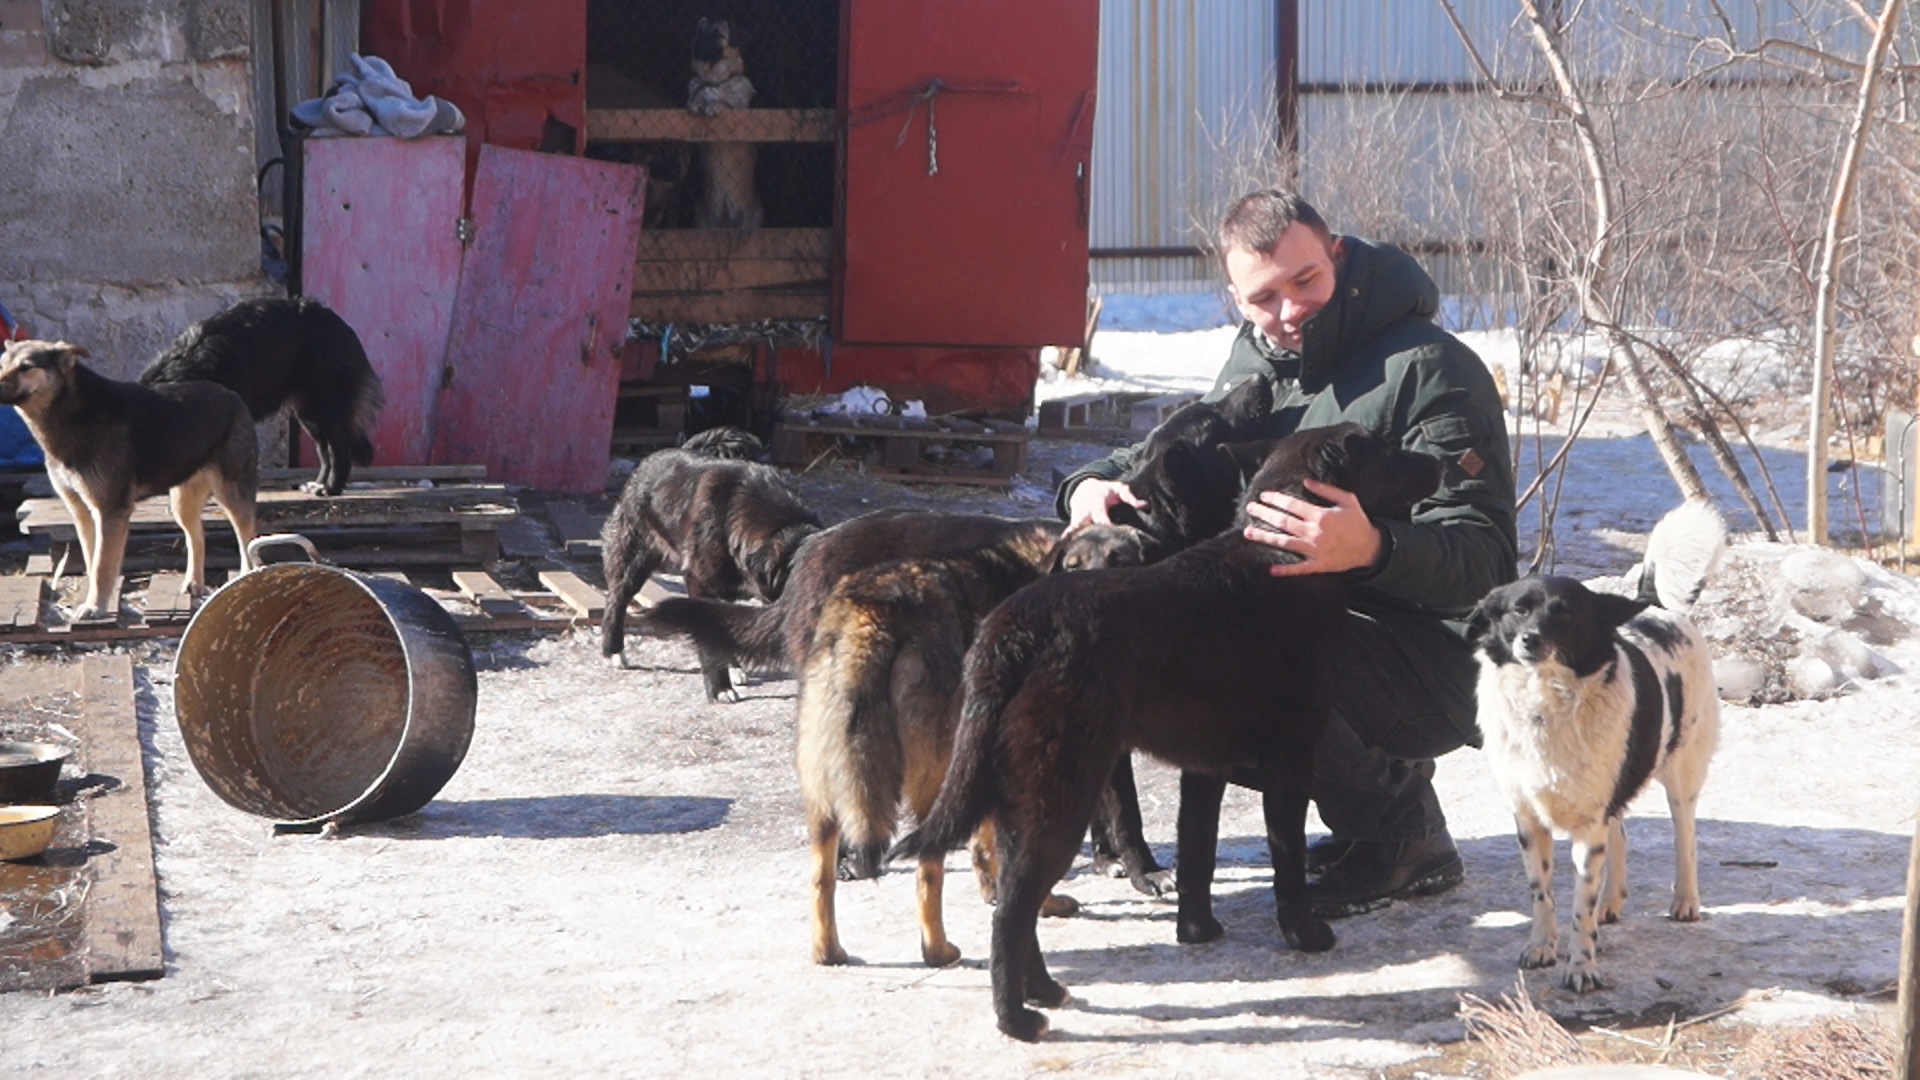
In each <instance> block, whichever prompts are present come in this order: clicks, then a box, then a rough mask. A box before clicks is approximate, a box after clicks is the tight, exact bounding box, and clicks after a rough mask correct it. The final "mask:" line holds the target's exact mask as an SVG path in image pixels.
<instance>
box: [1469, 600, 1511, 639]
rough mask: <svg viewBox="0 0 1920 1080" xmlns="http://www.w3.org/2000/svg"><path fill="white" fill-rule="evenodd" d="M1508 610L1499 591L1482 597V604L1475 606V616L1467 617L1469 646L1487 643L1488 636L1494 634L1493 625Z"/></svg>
mask: <svg viewBox="0 0 1920 1080" xmlns="http://www.w3.org/2000/svg"><path fill="white" fill-rule="evenodd" d="M1506 608H1507V604H1506V599H1505V598H1504V597H1502V596H1501V595H1500V590H1498V589H1495V590H1494V591H1493V592H1490V593H1488V594H1487V595H1485V596H1483V597H1481V598H1480V602H1479V603H1477V604H1475V605H1473V614H1472V615H1469V616H1467V644H1469V645H1478V644H1480V643H1481V642H1482V641H1485V640H1486V637H1487V635H1488V634H1490V633H1492V632H1493V624H1494V623H1496V622H1498V621H1499V619H1500V616H1502V615H1504V614H1506Z"/></svg>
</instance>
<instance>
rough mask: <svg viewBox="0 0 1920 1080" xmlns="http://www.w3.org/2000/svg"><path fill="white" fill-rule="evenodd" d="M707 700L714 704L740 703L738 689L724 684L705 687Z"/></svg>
mask: <svg viewBox="0 0 1920 1080" xmlns="http://www.w3.org/2000/svg"><path fill="white" fill-rule="evenodd" d="M707 700H708V701H711V702H713V703H714V704H716V705H738V704H740V691H738V690H735V689H734V688H733V687H731V686H727V685H725V684H722V685H720V686H709V687H707Z"/></svg>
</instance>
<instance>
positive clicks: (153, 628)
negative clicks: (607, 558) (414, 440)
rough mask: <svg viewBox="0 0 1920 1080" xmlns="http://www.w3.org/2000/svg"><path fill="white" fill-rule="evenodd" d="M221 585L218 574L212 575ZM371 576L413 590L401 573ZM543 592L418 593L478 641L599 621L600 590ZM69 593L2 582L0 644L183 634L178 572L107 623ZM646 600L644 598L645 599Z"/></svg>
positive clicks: (480, 581)
mask: <svg viewBox="0 0 1920 1080" xmlns="http://www.w3.org/2000/svg"><path fill="white" fill-rule="evenodd" d="M210 576H211V577H214V578H218V577H219V576H220V575H218V574H217V573H216V574H214V575H210ZM370 576H379V577H386V578H390V579H393V580H397V581H400V582H403V583H406V584H414V583H413V582H412V581H411V580H410V579H409V578H408V577H407V575H406V573H405V572H404V571H402V570H398V569H388V570H382V571H377V572H374V573H373V574H371V575H370ZM539 576H540V581H541V583H542V585H543V586H544V588H543V589H541V590H516V589H510V588H508V587H506V586H505V585H502V584H501V583H500V582H499V581H498V580H497V579H495V578H494V577H492V576H491V575H489V574H486V573H484V572H482V571H478V570H473V571H455V572H454V574H453V580H454V585H455V587H454V588H452V589H444V588H438V587H433V586H416V587H419V588H420V590H421V591H422V592H424V593H426V594H427V595H428V596H431V597H433V598H434V599H435V600H437V601H439V602H440V606H442V607H444V608H446V609H447V611H448V612H449V613H450V614H452V615H453V619H454V622H456V623H458V624H459V625H460V628H461V629H462V630H465V631H467V632H468V633H476V634H498V633H522V632H529V631H532V632H560V631H564V630H568V629H570V628H572V627H574V626H578V625H581V624H583V623H592V622H597V621H598V620H599V618H600V614H601V611H602V610H603V609H604V606H605V603H606V601H605V599H604V598H603V596H602V594H601V592H600V590H599V589H596V588H594V587H593V586H592V585H590V584H588V583H587V582H586V581H583V580H582V579H581V578H580V577H579V576H578V575H576V574H574V573H573V572H572V571H570V570H566V569H563V568H560V567H553V568H550V569H547V570H542V571H540V572H539ZM66 580H67V590H66V594H63V593H62V590H61V589H60V588H59V587H57V586H56V585H54V584H53V582H52V581H51V579H50V578H49V576H48V575H46V574H44V573H31V572H30V573H25V574H9V575H6V576H0V644H22V645H25V644H82V643H94V642H113V641H132V640H139V639H143V638H175V637H179V636H180V635H181V634H183V633H185V632H186V628H187V623H188V622H189V621H190V620H191V618H192V614H193V609H194V605H193V604H192V603H191V602H190V601H189V599H188V598H187V597H186V596H185V595H184V592H185V584H186V583H185V581H184V579H183V578H182V576H181V575H179V574H177V573H163V574H156V575H155V576H154V578H153V580H152V581H149V582H148V583H147V584H146V587H145V588H144V589H137V588H136V589H124V588H123V590H122V595H121V598H120V601H119V604H118V607H117V611H116V614H115V615H114V617H113V618H110V619H96V620H90V621H87V622H72V621H70V620H68V619H67V617H66V610H64V609H63V605H62V604H60V603H58V602H57V601H58V600H59V599H60V597H61V596H62V595H67V594H70V595H69V599H74V600H77V598H78V596H79V592H80V590H81V589H82V588H84V585H83V583H82V581H81V579H78V578H68V579H66ZM643 595H644V594H643Z"/></svg>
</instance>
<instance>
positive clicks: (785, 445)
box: [773, 416, 1031, 487]
mask: <svg viewBox="0 0 1920 1080" xmlns="http://www.w3.org/2000/svg"><path fill="white" fill-rule="evenodd" d="M848 437H850V438H852V439H854V440H856V441H861V442H869V443H878V444H880V456H879V460H878V461H877V462H876V463H874V464H873V465H871V466H870V467H869V469H868V472H869V473H870V474H871V475H874V476H882V477H886V478H887V479H890V480H901V481H906V482H920V483H935V484H989V485H994V486H999V487H1006V486H1009V485H1011V484H1012V483H1013V477H1014V475H1015V474H1016V473H1018V472H1019V471H1020V470H1021V469H1022V468H1025V467H1026V463H1027V441H1028V439H1029V438H1030V437H1031V436H1030V433H1029V432H1028V431H1027V428H1026V425H1024V424H1015V423H1012V422H1010V421H1005V420H979V421H975V420H962V419H959V418H957V417H941V418H938V419H927V420H922V419H916V418H910V417H904V416H834V417H825V418H822V417H800V416H789V417H787V418H786V419H785V420H783V421H781V422H780V423H779V424H778V425H776V426H775V427H774V430H773V460H774V462H775V463H776V464H780V465H807V464H810V463H811V462H812V461H813V459H814V458H815V457H817V456H818V455H819V454H821V453H823V452H825V450H826V449H827V445H828V444H829V440H838V439H841V438H848ZM982 446H984V447H986V448H987V449H989V450H991V451H992V454H993V458H992V461H991V463H990V464H988V465H987V466H986V467H985V468H979V467H975V466H971V465H956V464H950V463H947V462H944V461H942V460H940V453H939V452H940V451H942V450H946V451H949V452H950V451H953V450H956V449H958V450H963V451H964V450H971V449H974V448H977V447H982Z"/></svg>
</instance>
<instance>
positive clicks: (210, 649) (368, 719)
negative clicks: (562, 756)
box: [173, 563, 477, 827]
mask: <svg viewBox="0 0 1920 1080" xmlns="http://www.w3.org/2000/svg"><path fill="white" fill-rule="evenodd" d="M476 691H477V684H476V680H475V678H474V671H473V654H472V652H471V651H470V650H469V649H468V648H467V642H466V638H465V636H464V635H462V634H461V633H460V627H459V626H458V624H456V623H455V622H454V621H453V617H452V616H451V615H449V614H447V612H446V610H445V609H443V608H442V607H441V606H440V605H439V604H438V603H436V602H435V601H434V600H433V599H432V598H431V597H429V596H427V595H426V594H425V593H422V592H421V591H420V590H418V589H415V588H414V587H412V586H411V585H407V584H404V583H401V582H396V581H389V580H387V579H385V578H378V577H369V576H366V575H361V574H356V573H353V572H352V571H348V570H341V569H339V568H337V567H331V566H324V565H319V564H316V563H276V564H273V565H270V566H264V567H261V568H259V569H257V570H254V571H252V572H250V573H247V574H243V575H241V576H240V577H238V578H236V579H234V580H233V581H231V582H229V583H228V584H227V585H226V586H225V587H224V588H222V589H220V591H219V592H216V593H214V594H213V595H212V596H211V597H210V598H209V599H208V600H207V602H206V603H205V604H203V605H202V606H201V608H200V610H199V611H198V612H196V613H195V614H194V617H193V621H192V622H190V623H189V624H188V625H187V630H186V633H185V635H184V636H183V637H182V638H181V640H180V650H179V653H178V655H177V656H176V658H175V660H174V683H173V696H174V711H175V715H176V717H177V718H178V721H179V724H180V732H181V734H182V735H183V736H184V738H185V741H186V746H187V756H188V757H189V758H190V759H191V760H192V761H193V765H194V768H195V769H196V770H198V772H199V773H200V776H201V778H202V779H204V780H205V781H206V782H207V785H208V786H209V787H211V788H212V789H213V791H214V793H215V794H217V795H219V796H220V797H221V798H222V799H224V800H225V801H226V802H228V803H230V804H232V805H233V806H235V807H238V808H239V809H241V810H245V811H248V812H249V813H253V814H258V815H261V816H263V817H269V818H276V819H279V821H280V823H281V824H282V825H284V826H294V827H298V826H314V825H320V824H324V823H327V822H335V823H338V824H343V825H344V824H352V823H356V822H369V821H381V820H385V819H388V818H393V817H398V816H400V815H402V814H409V813H412V812H413V811H415V810H418V809H420V808H421V807H423V806H425V805H426V804H427V803H428V802H429V801H430V800H431V799H432V798H433V797H434V795H436V794H437V793H438V792H439V791H440V789H441V787H443V786H444V785H445V784H446V782H447V781H448V780H449V779H450V778H452V776H453V773H454V771H455V770H456V769H458V768H459V767H460V762H461V760H462V759H464V758H465V757H466V753H467V746H468V744H469V743H470V742H471V741H472V739H473V718H474V704H475V697H476Z"/></svg>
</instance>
